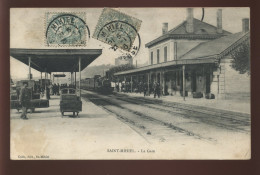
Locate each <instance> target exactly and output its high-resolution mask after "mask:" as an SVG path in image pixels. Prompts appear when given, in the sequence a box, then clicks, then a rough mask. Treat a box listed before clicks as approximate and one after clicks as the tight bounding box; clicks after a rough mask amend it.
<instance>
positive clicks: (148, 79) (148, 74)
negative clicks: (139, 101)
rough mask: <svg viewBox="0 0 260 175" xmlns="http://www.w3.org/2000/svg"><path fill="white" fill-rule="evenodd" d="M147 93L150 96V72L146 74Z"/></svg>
mask: <svg viewBox="0 0 260 175" xmlns="http://www.w3.org/2000/svg"><path fill="white" fill-rule="evenodd" d="M147 87H148V89H147V91H148V94H149V96H150V72H148V73H147Z"/></svg>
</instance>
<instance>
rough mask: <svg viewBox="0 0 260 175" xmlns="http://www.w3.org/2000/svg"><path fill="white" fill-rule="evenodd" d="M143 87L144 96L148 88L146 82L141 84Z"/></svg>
mask: <svg viewBox="0 0 260 175" xmlns="http://www.w3.org/2000/svg"><path fill="white" fill-rule="evenodd" d="M143 86H144V87H143V89H144V97H145V96H146V95H147V94H146V93H147V90H148V84H147V83H144V84H143Z"/></svg>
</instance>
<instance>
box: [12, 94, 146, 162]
mask: <svg viewBox="0 0 260 175" xmlns="http://www.w3.org/2000/svg"><path fill="white" fill-rule="evenodd" d="M10 112H11V114H10V123H11V132H10V134H11V139H10V144H11V147H10V148H11V155H10V156H11V159H13V160H21V159H22V160H23V159H40V160H44V159H47V160H50V159H62V160H63V159H66V160H67V159H77V160H78V159H122V158H124V156H127V157H128V158H129V159H131V158H133V159H134V158H136V155H135V154H132V153H131V152H130V153H128V152H126V153H124V154H118V153H116V152H110V151H109V150H113V149H132V148H133V146H134V145H142V148H145V147H146V146H145V145H149V143H148V142H147V141H146V140H145V139H144V138H143V137H142V136H141V135H139V134H138V133H137V132H135V131H134V130H133V129H131V128H130V127H129V126H128V125H126V124H125V123H123V122H121V121H120V120H118V119H117V118H116V117H115V116H113V115H110V114H109V113H107V112H106V111H105V110H103V109H102V108H100V107H98V106H96V105H95V104H93V103H91V102H90V101H88V100H87V99H85V98H82V112H80V113H79V118H74V117H71V116H68V115H72V113H65V116H64V117H63V118H62V115H61V113H60V111H59V96H51V99H50V107H49V108H36V109H35V112H34V113H30V112H28V114H27V117H28V118H29V119H28V120H22V119H20V115H21V113H19V112H18V111H17V110H11V111H10ZM67 114H68V115H67Z"/></svg>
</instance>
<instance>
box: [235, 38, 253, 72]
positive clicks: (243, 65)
mask: <svg viewBox="0 0 260 175" xmlns="http://www.w3.org/2000/svg"><path fill="white" fill-rule="evenodd" d="M231 56H232V58H233V60H232V62H231V63H232V64H231V67H232V68H233V69H235V70H236V71H239V73H240V74H244V73H247V74H248V75H250V43H249V41H248V42H245V43H244V44H242V45H241V46H239V47H238V48H237V49H236V50H234V51H233V52H232V53H231Z"/></svg>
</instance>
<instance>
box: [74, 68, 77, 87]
mask: <svg viewBox="0 0 260 175" xmlns="http://www.w3.org/2000/svg"><path fill="white" fill-rule="evenodd" d="M74 74H75V79H74V81H75V88H76V87H77V84H76V71H75V72H74Z"/></svg>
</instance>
